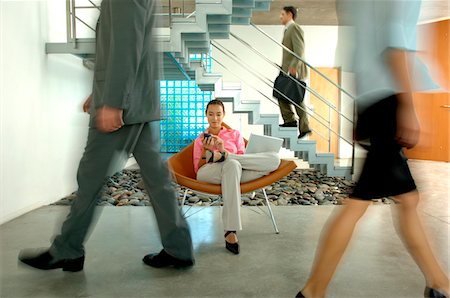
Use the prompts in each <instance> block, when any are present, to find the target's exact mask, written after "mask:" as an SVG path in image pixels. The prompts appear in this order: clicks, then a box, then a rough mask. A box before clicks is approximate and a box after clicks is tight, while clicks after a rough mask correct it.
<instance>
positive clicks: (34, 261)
mask: <svg viewBox="0 0 450 298" xmlns="http://www.w3.org/2000/svg"><path fill="white" fill-rule="evenodd" d="M19 260H20V261H21V262H22V263H25V264H27V265H28V266H31V267H34V268H36V269H41V270H52V269H58V268H62V270H63V271H69V272H78V271H81V270H83V267H84V256H81V257H79V258H76V259H62V260H59V261H56V260H54V258H53V256H52V255H51V254H50V252H48V251H45V252H43V253H40V254H38V255H32V254H29V253H27V252H21V253H20V255H19Z"/></svg>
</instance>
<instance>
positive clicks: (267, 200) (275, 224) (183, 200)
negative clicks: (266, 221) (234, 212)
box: [180, 188, 280, 234]
mask: <svg viewBox="0 0 450 298" xmlns="http://www.w3.org/2000/svg"><path fill="white" fill-rule="evenodd" d="M261 190H262V192H263V194H264V199H265V202H266V206H267V209H268V210H269V215H268V216H269V217H270V219H271V220H272V225H273V229H274V230H275V234H279V233H280V231H279V230H278V225H277V222H276V220H275V216H274V214H273V211H272V207H271V206H270V201H269V198H268V197H267V193H266V190H265V189H264V188H261ZM194 192H195V191H194ZM187 193H188V188H186V190H185V191H184V194H183V199H182V200H181V206H180V209H183V207H184V203H185V202H186V197H187ZM203 194H205V193H203ZM253 194H254V193H253ZM206 195H211V194H206ZM217 197H218V199H217V200H216V201H220V200H221V198H222V197H221V196H220V195H218V196H217ZM216 201H215V202H216ZM258 207H259V206H258ZM191 208H192V206H190V207H189V209H188V210H186V212H184V213H183V216H185V217H186V218H187V217H190V216H192V215H194V214H196V213H198V212H200V211H201V210H200V211H197V212H195V213H193V214H191V215H189V216H186V214H187V213H188V212H189V210H190V209H191ZM266 214H267V213H266Z"/></svg>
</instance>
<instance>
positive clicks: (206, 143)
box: [193, 99, 280, 254]
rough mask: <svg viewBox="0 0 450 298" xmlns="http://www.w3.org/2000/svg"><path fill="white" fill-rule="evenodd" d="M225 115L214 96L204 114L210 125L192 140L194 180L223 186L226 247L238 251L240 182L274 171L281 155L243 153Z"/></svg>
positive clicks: (220, 103)
mask: <svg viewBox="0 0 450 298" xmlns="http://www.w3.org/2000/svg"><path fill="white" fill-rule="evenodd" d="M224 116H225V107H224V104H223V102H222V101H220V100H217V99H215V100H212V101H210V102H209V103H208V105H207V107H206V117H207V118H208V123H209V128H208V129H207V130H206V131H205V133H203V134H201V135H200V136H199V137H198V138H197V139H196V140H195V142H194V153H193V154H194V156H193V161H194V170H195V172H196V173H197V180H199V181H204V182H208V183H213V184H221V186H222V197H223V213H222V220H223V224H224V229H225V247H226V248H227V249H228V250H229V251H231V252H232V253H234V254H239V243H238V239H237V235H236V232H237V231H240V230H242V223H241V215H240V206H241V185H240V184H241V183H243V182H249V181H252V180H255V179H258V178H261V177H263V176H265V175H268V174H269V173H270V172H272V171H275V170H276V169H277V168H278V166H279V165H280V158H279V156H278V154H277V153H256V154H246V155H245V156H244V155H243V154H244V151H245V143H244V139H243V138H242V136H241V134H240V132H239V131H237V130H234V129H228V128H225V127H223V126H222V123H223V118H224Z"/></svg>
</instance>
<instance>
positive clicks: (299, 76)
mask: <svg viewBox="0 0 450 298" xmlns="http://www.w3.org/2000/svg"><path fill="white" fill-rule="evenodd" d="M296 17H297V9H296V8H295V7H293V6H285V7H283V9H282V10H281V14H280V20H281V24H283V25H284V26H285V30H284V36H283V45H284V46H285V47H287V48H288V49H290V50H291V51H292V52H294V53H295V54H297V55H298V56H299V57H301V58H302V59H304V57H305V41H304V39H303V30H302V28H300V25H298V24H297V23H296V22H295V19H296ZM281 68H282V70H283V72H285V73H288V74H289V75H290V76H291V77H292V78H293V79H294V80H296V81H297V82H298V83H299V86H298V87H299V88H301V89H302V93H301V95H300V96H301V98H299V99H297V102H296V104H298V106H294V105H293V104H292V103H291V102H290V101H288V100H287V99H285V98H279V99H278V104H279V106H280V111H281V116H282V117H283V120H284V123H283V124H281V125H280V126H281V127H297V119H296V117H295V114H294V111H293V108H294V109H295V112H296V114H297V116H298V129H299V132H300V134H299V136H298V137H299V138H303V137H305V136H306V135H307V134H309V133H311V129H310V128H309V122H308V118H307V114H306V107H305V105H304V104H303V98H304V96H305V86H306V83H305V82H304V79H305V78H306V77H307V75H308V71H307V68H306V65H305V64H304V63H303V62H302V61H300V60H299V59H298V58H297V57H295V56H294V55H293V54H291V53H289V52H288V51H286V50H283V60H282V65H281ZM280 75H281V76H283V75H284V74H283V73H280Z"/></svg>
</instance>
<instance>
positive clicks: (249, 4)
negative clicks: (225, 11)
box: [233, 0, 255, 8]
mask: <svg viewBox="0 0 450 298" xmlns="http://www.w3.org/2000/svg"><path fill="white" fill-rule="evenodd" d="M233 7H244V8H253V7H255V0H233Z"/></svg>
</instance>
